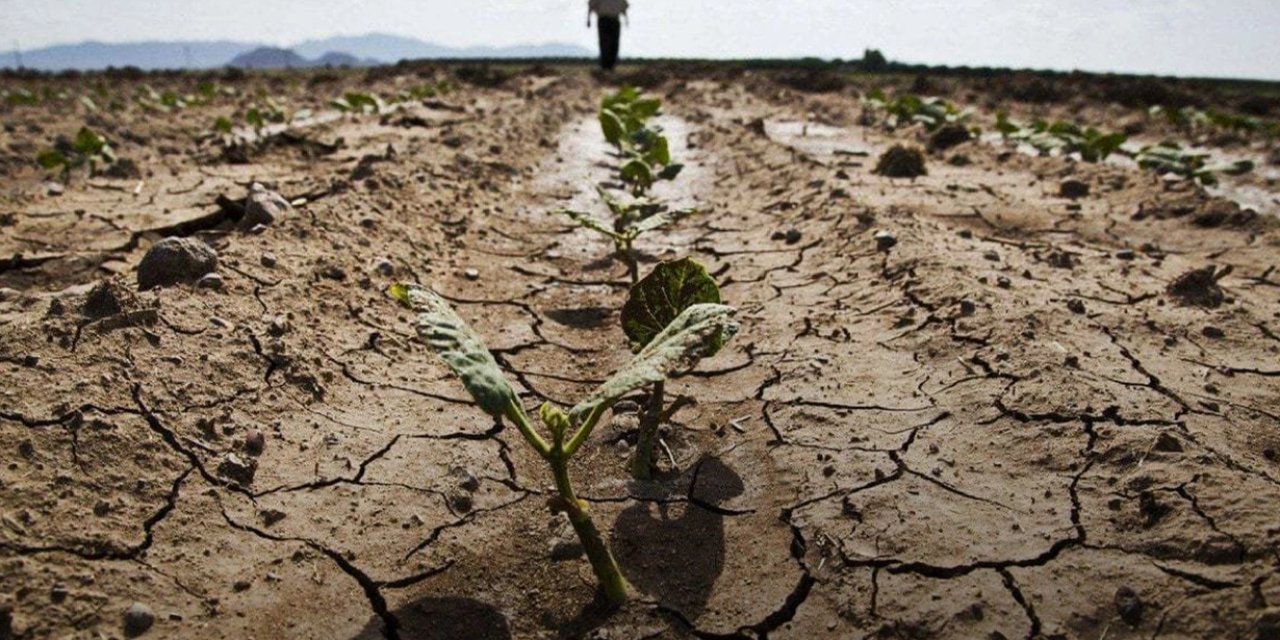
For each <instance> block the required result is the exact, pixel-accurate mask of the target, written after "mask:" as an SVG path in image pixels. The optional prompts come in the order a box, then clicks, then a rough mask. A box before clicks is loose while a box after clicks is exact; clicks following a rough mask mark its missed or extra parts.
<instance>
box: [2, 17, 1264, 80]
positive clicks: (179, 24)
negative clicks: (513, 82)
mask: <svg viewBox="0 0 1280 640" xmlns="http://www.w3.org/2000/svg"><path fill="white" fill-rule="evenodd" d="M631 4H632V19H633V23H632V27H631V28H630V29H629V30H627V31H626V32H624V34H623V54H624V56H625V55H627V54H632V55H645V56H696V57H780V56H787V57H790V56H802V55H813V56H820V57H826V58H831V57H841V58H857V57H860V55H861V53H862V50H863V48H865V47H868V46H871V47H878V48H880V49H882V50H883V51H884V52H885V54H886V55H888V56H889V57H890V58H891V59H895V60H903V61H910V62H925V63H937V64H951V65H960V64H970V65H990V66H1014V67H1035V68H1054V69H1077V68H1078V69H1085V70H1091V71H1128V72H1144V73H1162V74H1177V75H1197V76H1233V77H1251V78H1267V79H1276V80H1280V0H1218V1H1209V0H1012V1H1011V0H950V1H942V0H879V1H872V0H791V1H786V0H782V1H779V0H719V1H710V0H632V2H631ZM585 12H586V0H376V1H375V0H364V1H362V0H0V50H3V49H9V48H11V47H12V46H13V44H14V43H15V42H19V43H21V45H22V47H23V48H26V49H31V48H36V47H40V46H44V45H49V44H59V43H68V42H77V41H81V40H91V39H92V40H100V41H105V42H128V41H138V40H214V39H234V40H249V41H261V42H266V43H270V44H277V45H288V44H293V43H296V42H298V41H301V40H305V39H308V38H318V37H325V36H330V35H338V34H345V35H355V34H362V33H368V32H374V31H377V32H385V33H395V34H400V35H407V36H412V37H416V38H419V39H421V40H426V41H431V42H436V43H439V44H444V45H455V46H459V45H510V44H529V43H542V42H551V41H556V42H569V43H578V44H581V45H583V46H594V42H595V41H594V35H593V34H592V33H591V32H588V31H587V30H586V27H585V24H584V18H585Z"/></svg>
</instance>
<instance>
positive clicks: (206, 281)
mask: <svg viewBox="0 0 1280 640" xmlns="http://www.w3.org/2000/svg"><path fill="white" fill-rule="evenodd" d="M225 284H226V282H225V281H223V279H222V276H220V275H218V274H216V273H209V274H206V275H204V276H202V277H201V278H200V279H199V280H196V287H197V288H199V289H213V290H214V291H221V290H222V287H223V285H225Z"/></svg>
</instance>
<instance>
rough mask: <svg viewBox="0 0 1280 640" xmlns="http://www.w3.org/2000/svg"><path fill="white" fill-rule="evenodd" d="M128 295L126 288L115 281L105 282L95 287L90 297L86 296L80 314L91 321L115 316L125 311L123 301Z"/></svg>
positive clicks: (90, 292)
mask: <svg viewBox="0 0 1280 640" xmlns="http://www.w3.org/2000/svg"><path fill="white" fill-rule="evenodd" d="M126 295H127V294H126V293H125V291H124V287H123V286H122V285H120V284H118V283H117V282H116V281H115V280H103V281H102V282H99V283H98V284H96V285H94V286H93V289H91V290H90V291H89V295H88V296H85V299H84V306H82V307H81V308H80V312H81V313H83V314H84V317H86V318H89V319H90V320H100V319H102V318H107V317H110V316H114V315H116V314H118V313H120V312H121V311H123V310H124V307H123V305H122V304H121V299H122V298H124V297H125V296H126Z"/></svg>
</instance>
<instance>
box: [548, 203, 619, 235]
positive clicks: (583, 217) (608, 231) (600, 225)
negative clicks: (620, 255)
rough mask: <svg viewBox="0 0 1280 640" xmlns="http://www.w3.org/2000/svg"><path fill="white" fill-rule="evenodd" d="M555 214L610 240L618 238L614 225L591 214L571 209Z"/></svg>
mask: <svg viewBox="0 0 1280 640" xmlns="http://www.w3.org/2000/svg"><path fill="white" fill-rule="evenodd" d="M554 213H558V214H560V215H564V216H568V217H569V218H571V219H572V220H573V221H574V222H576V223H578V226H581V227H586V228H588V229H591V230H593V231H599V232H600V233H603V234H605V235H607V236H609V237H610V238H616V237H618V233H617V232H616V231H614V230H613V225H610V224H609V223H607V222H605V221H603V220H600V219H597V218H595V217H593V216H591V215H589V214H586V213H582V212H581V211H571V210H569V209H557V210H556V211H555V212H554Z"/></svg>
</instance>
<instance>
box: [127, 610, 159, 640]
mask: <svg viewBox="0 0 1280 640" xmlns="http://www.w3.org/2000/svg"><path fill="white" fill-rule="evenodd" d="M155 623H156V614H155V612H154V611H152V610H151V607H148V606H147V605H145V604H142V603H141V602H135V603H133V604H131V605H129V608H128V609H125V612H124V635H125V637H127V638H136V637H138V636H140V635H142V634H144V633H146V632H147V630H149V629H150V628H151V625H153V624H155Z"/></svg>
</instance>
